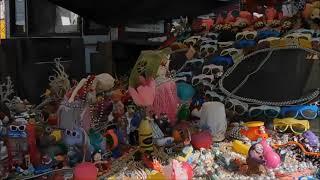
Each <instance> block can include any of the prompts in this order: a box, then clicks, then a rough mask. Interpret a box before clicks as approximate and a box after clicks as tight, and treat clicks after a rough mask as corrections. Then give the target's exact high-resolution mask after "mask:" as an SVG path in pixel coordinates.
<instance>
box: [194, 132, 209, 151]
mask: <svg viewBox="0 0 320 180" xmlns="http://www.w3.org/2000/svg"><path fill="white" fill-rule="evenodd" d="M191 144H192V146H193V147H194V148H195V149H200V148H205V149H209V148H210V147H211V145H212V137H211V133H210V132H208V131H203V132H199V133H195V134H192V136H191Z"/></svg>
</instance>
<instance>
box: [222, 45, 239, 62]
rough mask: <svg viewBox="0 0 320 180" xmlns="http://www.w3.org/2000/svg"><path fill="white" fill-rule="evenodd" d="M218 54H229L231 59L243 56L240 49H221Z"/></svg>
mask: <svg viewBox="0 0 320 180" xmlns="http://www.w3.org/2000/svg"><path fill="white" fill-rule="evenodd" d="M220 56H231V57H232V59H233V60H237V59H240V57H242V56H243V51H242V50H241V49H236V48H228V49H224V50H222V51H221V53H220Z"/></svg>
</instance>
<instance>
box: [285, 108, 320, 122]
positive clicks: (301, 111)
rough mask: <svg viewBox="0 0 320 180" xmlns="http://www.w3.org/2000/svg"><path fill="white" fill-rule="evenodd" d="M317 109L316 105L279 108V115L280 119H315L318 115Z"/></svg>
mask: <svg viewBox="0 0 320 180" xmlns="http://www.w3.org/2000/svg"><path fill="white" fill-rule="evenodd" d="M318 109H319V108H318V106H316V105H300V106H288V107H283V108H281V115H282V117H291V118H297V117H302V118H305V119H315V118H316V117H317V115H318Z"/></svg>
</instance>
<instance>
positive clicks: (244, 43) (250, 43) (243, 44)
mask: <svg viewBox="0 0 320 180" xmlns="http://www.w3.org/2000/svg"><path fill="white" fill-rule="evenodd" d="M256 44H257V42H256V41H255V40H247V39H243V40H239V41H236V42H235V43H234V47H235V48H237V49H242V48H249V47H254V46H255V45H256Z"/></svg>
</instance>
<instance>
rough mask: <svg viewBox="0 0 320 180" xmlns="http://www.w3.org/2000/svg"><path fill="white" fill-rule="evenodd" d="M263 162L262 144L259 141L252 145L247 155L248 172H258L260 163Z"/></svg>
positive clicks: (259, 171)
mask: <svg viewBox="0 0 320 180" xmlns="http://www.w3.org/2000/svg"><path fill="white" fill-rule="evenodd" d="M265 162H266V161H265V160H264V157H263V146H262V145H261V144H260V143H257V144H254V145H252V146H251V147H250V149H249V154H248V157H247V164H248V174H260V173H261V170H260V169H261V165H264V164H265Z"/></svg>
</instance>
